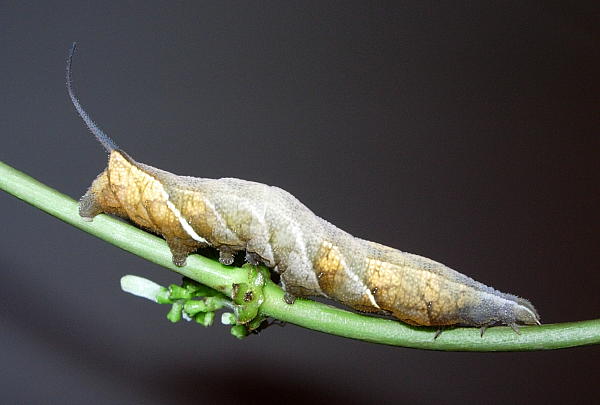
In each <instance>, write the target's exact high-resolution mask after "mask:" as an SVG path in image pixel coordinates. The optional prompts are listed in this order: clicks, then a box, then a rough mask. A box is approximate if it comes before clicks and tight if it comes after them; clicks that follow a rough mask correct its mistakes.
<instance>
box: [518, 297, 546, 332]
mask: <svg viewBox="0 0 600 405" xmlns="http://www.w3.org/2000/svg"><path fill="white" fill-rule="evenodd" d="M514 314H515V322H516V323H518V324H521V325H540V316H539V314H538V313H537V311H536V310H535V308H534V307H533V305H531V302H529V301H527V300H526V299H523V298H517V300H516V302H515V305H514Z"/></svg>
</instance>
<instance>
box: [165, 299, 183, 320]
mask: <svg viewBox="0 0 600 405" xmlns="http://www.w3.org/2000/svg"><path fill="white" fill-rule="evenodd" d="M182 310H183V303H182V302H181V301H175V302H174V303H173V306H172V307H171V310H170V311H169V313H168V314H167V319H168V320H169V321H171V322H173V323H175V322H179V321H181V311H182Z"/></svg>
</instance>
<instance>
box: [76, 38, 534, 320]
mask: <svg viewBox="0 0 600 405" xmlns="http://www.w3.org/2000/svg"><path fill="white" fill-rule="evenodd" d="M74 52H75V44H73V47H72V48H71V51H70V53H69V57H68V60H67V90H68V93H69V96H70V98H71V101H72V102H73V105H74V106H75V109H76V110H77V112H78V113H79V115H80V116H81V118H82V119H83V120H84V121H85V123H86V125H87V127H88V128H89V130H90V131H91V132H92V133H93V134H94V136H95V137H96V139H98V141H99V142H100V143H101V144H102V145H103V146H104V148H105V149H106V150H107V151H108V152H109V154H110V155H109V161H108V167H107V168H106V170H104V171H103V172H102V173H100V175H99V176H98V177H97V178H96V179H95V180H94V182H93V183H92V186H91V187H90V188H89V190H88V191H87V193H86V194H85V195H84V196H83V197H82V198H81V201H80V207H79V208H80V209H79V213H80V215H81V216H82V217H83V218H85V219H88V220H91V219H92V218H93V217H94V216H96V215H98V214H99V213H102V212H105V213H109V214H114V215H118V216H121V217H123V218H128V219H130V220H131V221H133V222H134V223H136V224H138V225H139V226H141V227H142V228H145V229H148V230H150V231H152V232H155V233H157V234H160V235H162V236H163V237H164V238H165V240H166V241H167V243H168V245H169V248H170V249H171V252H172V254H173V263H175V264H176V265H177V266H184V265H185V260H186V257H187V256H188V255H189V254H190V253H192V252H194V251H195V250H197V249H198V248H200V247H205V246H212V247H214V248H216V249H218V250H219V253H220V258H219V260H220V261H221V262H222V263H224V264H231V263H233V256H234V254H235V252H237V251H240V250H244V251H246V252H247V254H246V259H247V260H248V261H250V262H252V263H258V262H263V263H264V264H265V265H266V266H268V267H270V268H272V269H273V270H274V271H276V272H278V273H280V274H281V283H282V287H283V289H284V290H285V291H286V293H287V294H286V301H288V302H290V303H291V302H293V299H294V297H296V296H314V295H321V296H325V297H328V298H331V299H334V300H336V301H339V302H341V303H343V304H345V305H348V306H350V307H352V308H355V309H357V310H359V311H365V312H377V313H383V314H391V315H393V316H395V317H396V318H398V319H400V320H402V321H404V322H407V323H410V324H413V325H435V326H444V325H455V324H461V325H472V326H480V327H486V326H490V325H494V324H498V323H501V324H506V325H510V326H511V327H513V329H515V331H516V330H517V329H516V325H517V324H526V325H531V324H539V316H538V314H537V312H536V311H535V309H534V307H533V305H531V303H530V302H529V301H527V300H525V299H523V298H519V297H516V296H514V295H510V294H505V293H502V292H499V291H496V290H494V289H493V288H491V287H487V286H485V285H484V284H481V283H479V282H477V281H475V280H473V279H471V278H469V277H467V276H465V275H463V274H461V273H458V272H456V271H454V270H452V269H450V268H449V267H446V266H444V265H443V264H441V263H438V262H435V261H433V260H430V259H427V258H425V257H421V256H417V255H413V254H410V253H405V252H401V251H399V250H396V249H393V248H390V247H387V246H383V245H380V244H377V243H374V242H369V241H365V240H362V239H359V238H355V237H353V236H352V235H350V234H349V233H347V232H344V231H343V230H341V229H338V228H336V227H335V226H334V225H332V224H330V223H329V222H327V221H325V220H323V219H321V218H319V217H318V216H316V215H315V214H314V213H313V212H312V211H310V210H309V209H308V208H307V207H306V206H305V205H304V204H302V203H301V202H300V201H298V200H297V199H296V198H294V196H292V195H291V194H289V193H288V192H286V191H285V190H282V189H280V188H277V187H272V186H267V185H265V184H261V183H255V182H251V181H246V180H240V179H234V178H223V179H217V180H215V179H203V178H195V177H184V176H176V175H174V174H172V173H169V172H166V171H164V170H160V169H156V168H154V167H151V166H148V165H145V164H142V163H138V162H136V161H134V160H133V159H132V158H131V157H129V156H128V155H127V154H126V153H125V152H123V151H122V150H120V149H119V148H118V147H117V146H116V144H115V143H114V142H113V141H112V140H111V139H110V138H109V137H108V136H107V135H106V134H105V133H104V132H102V130H101V129H100V128H98V126H97V125H96V124H95V123H94V122H93V121H92V120H91V118H90V117H89V115H88V114H87V113H86V112H85V110H84V109H83V107H81V105H80V103H79V100H78V99H77V97H76V96H75V93H74V92H73V89H72V86H71V61H72V58H73V54H74Z"/></svg>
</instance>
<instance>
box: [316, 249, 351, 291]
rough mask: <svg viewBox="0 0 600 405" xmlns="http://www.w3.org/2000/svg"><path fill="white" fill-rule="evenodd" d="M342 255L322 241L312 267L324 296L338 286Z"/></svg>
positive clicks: (341, 268)
mask: <svg viewBox="0 0 600 405" xmlns="http://www.w3.org/2000/svg"><path fill="white" fill-rule="evenodd" d="M342 259H343V258H342V255H341V253H340V249H339V248H338V247H337V246H335V245H334V244H333V243H331V242H329V241H323V242H322V243H321V246H320V247H319V250H318V251H317V254H316V255H315V258H314V261H313V266H314V269H315V271H316V272H317V275H318V276H317V279H318V281H319V286H320V287H321V289H322V290H323V291H324V292H325V293H326V294H331V292H332V291H333V290H334V289H335V288H336V286H338V284H339V280H336V278H337V277H340V273H343V271H344V269H343V267H342Z"/></svg>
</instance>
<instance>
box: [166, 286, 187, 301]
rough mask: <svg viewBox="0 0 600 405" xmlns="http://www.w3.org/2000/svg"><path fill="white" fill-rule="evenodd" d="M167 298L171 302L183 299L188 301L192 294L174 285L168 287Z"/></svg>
mask: <svg viewBox="0 0 600 405" xmlns="http://www.w3.org/2000/svg"><path fill="white" fill-rule="evenodd" d="M169 298H171V299H172V300H178V299H184V300H189V299H191V298H192V294H191V293H190V291H188V290H187V289H185V288H183V287H180V286H178V285H175V284H171V285H170V286H169Z"/></svg>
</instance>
